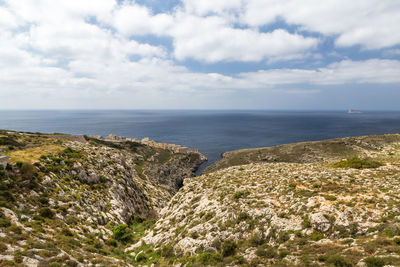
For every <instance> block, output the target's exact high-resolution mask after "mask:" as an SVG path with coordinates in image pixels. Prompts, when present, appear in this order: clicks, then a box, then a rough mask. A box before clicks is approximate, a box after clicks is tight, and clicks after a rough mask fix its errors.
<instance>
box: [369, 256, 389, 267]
mask: <svg viewBox="0 0 400 267" xmlns="http://www.w3.org/2000/svg"><path fill="white" fill-rule="evenodd" d="M364 262H365V264H366V265H367V267H383V266H384V265H385V261H384V260H383V259H382V258H376V257H368V258H366V259H364Z"/></svg>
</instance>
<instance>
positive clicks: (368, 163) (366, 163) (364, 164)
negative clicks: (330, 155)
mask: <svg viewBox="0 0 400 267" xmlns="http://www.w3.org/2000/svg"><path fill="white" fill-rule="evenodd" d="M333 166H334V167H335V168H353V169H367V168H378V167H380V166H383V163H381V162H379V161H373V160H369V159H360V158H351V159H348V160H342V161H339V162H336V163H334V164H333Z"/></svg>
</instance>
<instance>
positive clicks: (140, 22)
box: [0, 0, 400, 108]
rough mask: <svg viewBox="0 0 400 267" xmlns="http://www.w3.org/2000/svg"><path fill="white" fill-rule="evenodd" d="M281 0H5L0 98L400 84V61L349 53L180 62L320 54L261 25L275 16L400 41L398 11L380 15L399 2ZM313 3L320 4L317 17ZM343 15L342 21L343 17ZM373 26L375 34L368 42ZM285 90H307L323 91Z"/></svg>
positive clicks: (349, 39)
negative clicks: (232, 70) (242, 68)
mask: <svg viewBox="0 0 400 267" xmlns="http://www.w3.org/2000/svg"><path fill="white" fill-rule="evenodd" d="M214 2H215V3H214ZM281 2H282V1H271V0H269V1H267V0H266V1H255V0H249V1H244V0H232V1H209V0H207V1H189V0H184V6H183V7H178V8H176V9H175V10H173V11H171V13H170V14H154V13H153V12H152V11H151V10H150V9H149V8H147V7H144V6H140V5H138V4H137V3H135V2H133V1H125V2H124V3H123V4H121V5H118V4H117V2H116V1H114V0H102V1H83V2H82V1H75V0H71V1H54V0H37V1H30V0H19V1H13V0H7V1H5V5H4V6H0V106H2V107H4V106H5V105H7V103H8V102H12V101H10V98H8V100H7V98H6V97H5V96H7V95H8V96H9V95H10V94H14V98H16V97H17V96H26V95H29V96H32V95H35V94H37V95H39V96H40V95H43V96H46V97H49V99H52V101H53V100H56V99H58V101H59V102H58V103H62V102H63V100H64V99H74V97H75V99H78V98H79V99H91V97H95V98H96V99H99V101H101V102H102V103H105V102H107V100H108V99H109V98H112V99H113V101H114V102H113V103H110V106H112V107H119V105H118V103H119V102H118V101H119V100H118V97H119V98H120V99H121V100H120V101H121V102H124V103H125V105H126V106H124V107H129V100H130V99H131V98H133V96H135V97H137V98H138V99H140V97H141V95H146V96H147V97H148V98H149V99H152V98H154V101H155V103H161V102H162V101H163V100H164V97H166V96H168V97H169V98H168V97H166V98H165V99H174V97H175V99H178V100H179V97H176V96H181V95H186V96H187V98H188V99H189V98H191V97H194V98H195V97H196V96H199V95H202V96H205V95H206V96H207V97H209V98H210V97H213V96H216V95H219V96H223V95H226V94H229V93H230V92H234V91H238V90H240V91H243V92H247V91H248V90H249V89H251V90H253V92H254V91H257V90H258V91H259V90H264V91H267V90H281V89H282V87H285V86H286V85H297V84H300V85H321V88H322V87H323V86H325V85H342V84H354V83H358V84H366V83H375V84H389V83H400V78H399V77H400V61H398V60H382V59H370V60H364V61H352V60H344V61H340V62H337V63H333V64H330V65H328V66H326V67H320V68H313V69H301V68H296V69H290V68H282V69H272V70H268V69H265V70H260V71H255V72H247V73H241V74H238V75H235V74H231V75H228V74H225V75H223V74H221V73H217V72H215V71H213V72H211V73H207V71H205V72H204V73H202V72H194V71H191V70H190V69H189V68H188V67H185V66H182V65H180V64H182V63H180V62H179V61H184V60H186V59H194V60H197V61H201V62H208V63H215V62H227V61H228V62H229V61H235V62H260V61H268V62H272V61H274V62H276V61H279V60H283V61H284V60H292V59H302V58H304V57H310V58H317V56H318V54H315V53H313V52H314V51H315V48H316V47H317V46H318V44H319V43H320V42H321V41H320V40H319V39H318V38H312V37H305V36H303V35H301V34H300V33H291V32H288V31H287V30H285V29H275V30H271V31H269V32H261V31H260V29H259V28H258V27H259V26H261V25H264V24H268V23H271V22H273V21H274V20H275V19H276V18H277V16H282V18H283V19H285V20H286V21H287V22H288V23H290V24H298V25H300V26H301V27H303V28H304V29H307V30H310V31H318V32H321V33H323V34H326V35H334V36H337V37H338V38H337V45H352V44H355V43H360V44H363V45H364V46H365V47H366V48H371V47H380V46H390V44H391V43H396V42H398V40H397V37H398V36H397V35H398V33H397V31H394V30H393V29H392V24H393V22H394V21H395V19H394V18H392V17H388V18H386V19H385V18H384V17H383V15H382V16H381V15H379V14H381V13H382V14H392V15H393V16H394V15H395V14H396V12H397V11H396V10H397V9H396V8H395V7H392V11H391V12H392V13H390V12H389V13H386V11H387V9H388V8H387V7H388V3H392V2H391V1H383V3H381V5H378V6H377V8H376V10H375V11H371V10H370V3H371V1H368V3H366V4H365V6H364V8H362V9H360V10H358V9H357V7H359V6H360V5H361V4H360V3H361V2H359V1H354V3H353V2H351V3H349V4H348V5H343V6H342V7H340V6H338V5H337V4H335V3H336V2H334V1H331V0H327V1H326V5H327V7H325V6H322V5H320V4H318V3H317V2H313V1H311V0H305V1H302V2H301V3H302V5H300V4H299V3H300V2H299V1H293V0H288V1H285V3H281ZM338 2H340V1H339V0H338ZM372 2H373V3H377V2H374V1H372ZM265 3H269V5H268V6H266V4H265ZM314 4H315V5H314ZM309 8H310V9H311V10H313V12H316V13H315V14H314V17H313V16H312V14H311V13H310V12H309ZM288 10H292V12H288ZM328 10H331V11H332V13H333V14H332V15H331V14H330V13H329V12H328ZM317 11H318V12H320V13H318V12H317ZM363 12H364V13H368V12H370V13H371V14H372V15H371V16H372V18H371V20H372V22H370V23H369V24H368V23H367V21H366V19H365V18H364V17H363V15H362V14H359V13H363ZM289 13H290V14H289ZM328 13H329V14H328ZM353 13H354V14H353ZM378 13H379V14H378ZM338 14H341V15H342V16H344V21H342V20H339V19H338V18H337V17H336V16H338ZM350 14H353V15H352V16H350ZM345 15H346V16H345ZM347 15H348V16H349V17H347ZM323 16H326V21H323V20H322V17H323ZM358 20H359V21H358ZM333 21H334V22H335V23H333ZM377 21H380V22H379V23H375V22H377ZM240 23H242V24H240ZM385 23H387V24H390V25H389V26H388V28H387V30H386V29H378V28H379V27H378V26H379V25H383V24H385ZM319 24H320V25H319ZM345 25H347V27H345ZM398 25H399V24H398ZM386 31H392V36H391V38H389V37H388V38H386V37H387V36H386V35H388V33H387V32H386ZM371 34H374V35H375V36H376V38H375V40H372V39H374V38H371V40H369V37H368V36H369V35H371ZM139 35H140V37H141V39H146V38H142V37H143V36H142V35H156V36H158V37H159V36H163V37H165V36H166V37H169V38H171V40H172V44H173V49H172V50H171V51H169V50H168V48H166V47H163V46H162V45H153V44H152V43H151V42H149V43H144V42H140V41H138V40H139V39H136V38H137V37H138V36H139ZM149 39H151V38H149ZM397 50H398V49H397ZM397 50H396V49H392V50H388V51H397ZM388 53H389V52H388ZM391 53H392V54H393V53H394V54H396V52H391ZM318 59H319V60H322V61H323V59H321V58H318ZM295 88H297V86H295ZM299 88H303V87H302V86H299ZM282 90H284V91H283V92H284V93H286V94H304V95H307V94H316V93H318V92H319V90H323V89H318V91H317V90H313V89H312V90H303V89H290V90H288V89H282ZM285 90H286V91H285ZM71 101H72V100H71ZM151 101H152V100H151ZM157 101H158V102H157ZM6 102H7V103H6ZM14 102H16V101H14ZM72 102H74V101H72ZM139 102H140V101H139ZM144 103H145V102H144ZM152 103H153V102H152ZM56 104H57V103H55V107H57V105H56ZM93 105H94V104H93ZM143 105H145V104H143ZM98 108H99V107H98Z"/></svg>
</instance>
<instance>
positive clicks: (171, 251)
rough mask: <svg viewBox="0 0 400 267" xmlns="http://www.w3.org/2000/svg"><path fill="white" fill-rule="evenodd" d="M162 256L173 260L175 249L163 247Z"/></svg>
mask: <svg viewBox="0 0 400 267" xmlns="http://www.w3.org/2000/svg"><path fill="white" fill-rule="evenodd" d="M160 255H161V257H164V258H172V257H174V256H175V253H174V248H173V247H172V246H170V245H165V246H162V247H161V249H160Z"/></svg>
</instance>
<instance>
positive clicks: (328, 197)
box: [324, 195, 337, 201]
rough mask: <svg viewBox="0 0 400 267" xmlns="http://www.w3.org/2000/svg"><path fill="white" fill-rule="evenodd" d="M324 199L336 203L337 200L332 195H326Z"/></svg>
mask: <svg viewBox="0 0 400 267" xmlns="http://www.w3.org/2000/svg"><path fill="white" fill-rule="evenodd" d="M324 197H325V199H326V200H329V201H335V200H336V199H337V198H336V197H335V196H331V195H325V196H324Z"/></svg>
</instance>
